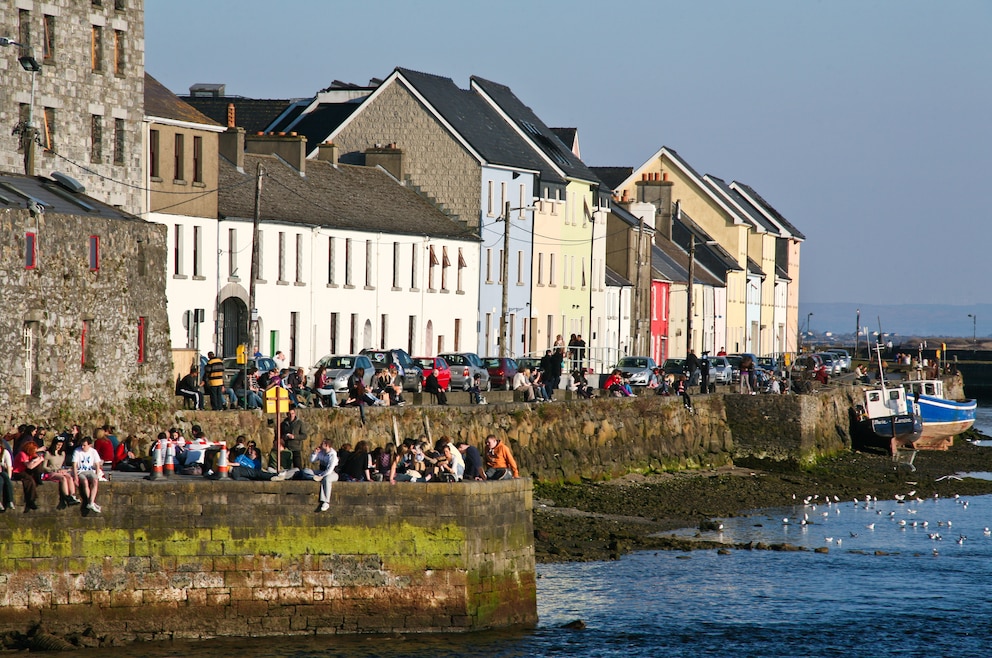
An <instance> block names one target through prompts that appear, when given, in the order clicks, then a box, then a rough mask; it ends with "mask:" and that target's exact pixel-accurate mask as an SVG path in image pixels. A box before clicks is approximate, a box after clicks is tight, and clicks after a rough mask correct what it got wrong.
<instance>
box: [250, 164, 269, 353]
mask: <svg viewBox="0 0 992 658" xmlns="http://www.w3.org/2000/svg"><path fill="white" fill-rule="evenodd" d="M264 173H265V170H264V169H262V163H258V168H257V169H256V170H255V213H254V215H253V217H252V224H251V274H250V276H251V280H250V281H249V282H248V343H249V349H256V348H257V346H258V336H257V335H256V334H257V333H258V311H257V309H256V308H255V281H256V280H257V279H258V223H259V219H260V216H261V213H262V176H263V175H264ZM246 356H247V357H249V358H250V356H251V353H249V354H247V355H246Z"/></svg>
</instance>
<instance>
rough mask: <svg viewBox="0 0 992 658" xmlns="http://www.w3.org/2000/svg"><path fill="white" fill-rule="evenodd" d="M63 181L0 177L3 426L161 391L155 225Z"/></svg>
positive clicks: (161, 256)
mask: <svg viewBox="0 0 992 658" xmlns="http://www.w3.org/2000/svg"><path fill="white" fill-rule="evenodd" d="M73 183H74V181H71V180H68V181H66V182H65V184H60V183H59V182H57V181H56V180H52V179H49V178H46V177H42V176H38V177H29V176H23V175H20V174H0V299H2V300H3V310H4V312H3V314H2V318H0V327H2V328H0V353H2V354H3V355H4V356H3V360H2V362H0V363H2V364H3V365H2V367H3V372H4V377H3V378H2V381H0V406H2V407H3V409H4V414H5V416H6V418H5V419H4V422H8V426H9V423H10V422H25V421H28V420H30V421H35V422H39V421H46V420H47V422H56V421H59V422H65V421H68V420H70V419H71V418H72V417H73V414H75V413H79V412H81V411H83V410H85V411H87V412H93V411H97V410H106V411H107V412H111V411H113V410H117V409H121V408H122V407H124V406H126V405H127V404H128V403H129V402H131V401H134V400H139V399H140V400H141V401H142V403H144V401H147V400H149V399H150V400H154V401H158V402H161V401H165V400H168V399H170V398H171V397H172V382H171V375H172V355H171V352H170V350H169V327H168V318H167V316H166V301H165V265H164V264H165V262H166V229H165V227H163V226H160V225H156V224H153V223H151V222H146V221H144V220H141V219H138V218H137V217H134V216H132V215H128V214H126V213H123V212H121V211H120V210H117V209H115V208H114V207H112V206H109V205H106V204H103V203H101V202H100V201H98V200H96V199H93V198H91V197H88V196H86V195H84V194H82V193H81V192H78V191H76V190H78V188H74V184H73Z"/></svg>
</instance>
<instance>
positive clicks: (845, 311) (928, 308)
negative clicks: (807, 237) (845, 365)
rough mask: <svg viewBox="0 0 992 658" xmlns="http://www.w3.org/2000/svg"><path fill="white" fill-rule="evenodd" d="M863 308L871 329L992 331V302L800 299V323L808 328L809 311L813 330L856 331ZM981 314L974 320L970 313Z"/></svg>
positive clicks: (863, 317) (967, 335) (969, 334)
mask: <svg viewBox="0 0 992 658" xmlns="http://www.w3.org/2000/svg"><path fill="white" fill-rule="evenodd" d="M859 308H860V309H861V326H862V327H868V330H869V331H872V332H875V331H878V330H879V321H880V320H881V326H882V332H883V333H890V334H896V335H897V336H898V335H902V336H907V335H908V336H960V337H963V338H969V339H970V338H971V337H972V333H973V329H974V333H975V334H976V335H977V336H978V338H979V340H981V339H982V338H987V337H989V336H990V335H992V330H990V328H992V304H977V305H975V306H952V305H949V304H890V305H873V304H853V303H846V302H840V303H834V304H823V303H815V302H811V303H808V304H807V303H800V304H799V325H800V329H801V330H803V331H806V330H808V329H809V327H807V326H806V320H807V314H808V313H812V314H813V317H812V318H809V320H810V326H811V327H812V329H813V333H814V334H816V335H817V336H822V335H823V333H824V332H828V331H829V332H832V333H833V334H835V335H843V334H849V335H852V336H853V335H854V332H855V327H856V325H857V311H858V309H859ZM969 313H971V314H972V315H975V316H977V322H975V324H973V320H972V318H969V317H968V314H969Z"/></svg>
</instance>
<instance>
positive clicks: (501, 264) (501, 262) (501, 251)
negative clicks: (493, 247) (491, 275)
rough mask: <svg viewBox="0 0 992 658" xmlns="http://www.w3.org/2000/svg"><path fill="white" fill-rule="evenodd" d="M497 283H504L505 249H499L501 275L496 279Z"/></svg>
mask: <svg viewBox="0 0 992 658" xmlns="http://www.w3.org/2000/svg"><path fill="white" fill-rule="evenodd" d="M496 283H498V284H499V285H503V250H502V249H500V250H499V277H498V278H497V279H496Z"/></svg>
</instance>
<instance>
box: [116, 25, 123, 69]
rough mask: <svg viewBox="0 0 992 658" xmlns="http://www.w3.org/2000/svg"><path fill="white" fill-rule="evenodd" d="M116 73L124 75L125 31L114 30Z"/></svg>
mask: <svg viewBox="0 0 992 658" xmlns="http://www.w3.org/2000/svg"><path fill="white" fill-rule="evenodd" d="M114 75H124V32H123V31H122V30H114Z"/></svg>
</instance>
